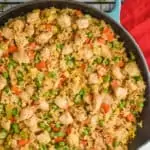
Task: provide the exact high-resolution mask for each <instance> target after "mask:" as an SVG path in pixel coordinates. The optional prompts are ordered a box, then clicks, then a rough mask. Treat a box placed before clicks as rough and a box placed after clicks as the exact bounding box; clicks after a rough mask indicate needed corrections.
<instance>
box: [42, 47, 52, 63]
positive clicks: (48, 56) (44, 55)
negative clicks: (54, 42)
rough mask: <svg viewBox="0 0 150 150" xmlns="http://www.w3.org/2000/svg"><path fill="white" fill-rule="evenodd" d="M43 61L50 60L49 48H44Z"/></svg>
mask: <svg viewBox="0 0 150 150" xmlns="http://www.w3.org/2000/svg"><path fill="white" fill-rule="evenodd" d="M41 56H42V58H43V59H42V60H44V61H46V60H49V59H50V49H49V48H48V47H45V48H43V50H42V51H41Z"/></svg>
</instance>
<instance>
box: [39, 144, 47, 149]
mask: <svg viewBox="0 0 150 150" xmlns="http://www.w3.org/2000/svg"><path fill="white" fill-rule="evenodd" d="M39 150H48V147H47V146H46V145H44V144H42V145H40V147H39Z"/></svg>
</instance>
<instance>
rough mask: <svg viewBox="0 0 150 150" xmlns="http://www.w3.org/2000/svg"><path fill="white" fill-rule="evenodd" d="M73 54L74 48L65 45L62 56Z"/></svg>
mask: <svg viewBox="0 0 150 150" xmlns="http://www.w3.org/2000/svg"><path fill="white" fill-rule="evenodd" d="M72 52H73V48H72V46H71V45H65V47H64V48H63V51H62V54H64V55H68V54H70V53H72Z"/></svg>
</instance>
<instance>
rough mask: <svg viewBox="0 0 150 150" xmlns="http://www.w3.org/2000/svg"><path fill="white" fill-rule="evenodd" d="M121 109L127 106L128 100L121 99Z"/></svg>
mask: <svg viewBox="0 0 150 150" xmlns="http://www.w3.org/2000/svg"><path fill="white" fill-rule="evenodd" d="M119 107H120V109H123V108H125V107H126V102H125V101H121V102H120V104H119Z"/></svg>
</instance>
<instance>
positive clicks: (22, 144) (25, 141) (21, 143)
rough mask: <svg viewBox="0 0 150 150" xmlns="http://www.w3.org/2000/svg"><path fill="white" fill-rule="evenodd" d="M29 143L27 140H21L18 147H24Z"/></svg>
mask: <svg viewBox="0 0 150 150" xmlns="http://www.w3.org/2000/svg"><path fill="white" fill-rule="evenodd" d="M28 143H29V140H28V139H27V140H26V139H22V140H18V145H19V146H25V145H26V144H28Z"/></svg>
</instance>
